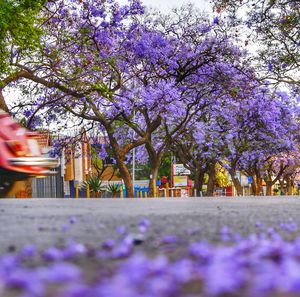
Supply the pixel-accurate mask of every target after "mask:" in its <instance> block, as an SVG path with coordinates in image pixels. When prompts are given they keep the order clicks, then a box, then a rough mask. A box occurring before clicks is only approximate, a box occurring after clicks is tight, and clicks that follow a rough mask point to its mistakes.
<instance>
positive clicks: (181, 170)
mask: <svg viewBox="0 0 300 297" xmlns="http://www.w3.org/2000/svg"><path fill="white" fill-rule="evenodd" d="M173 174H174V175H181V176H182V175H190V174H191V171H190V170H188V169H187V168H185V167H184V165H183V164H173Z"/></svg>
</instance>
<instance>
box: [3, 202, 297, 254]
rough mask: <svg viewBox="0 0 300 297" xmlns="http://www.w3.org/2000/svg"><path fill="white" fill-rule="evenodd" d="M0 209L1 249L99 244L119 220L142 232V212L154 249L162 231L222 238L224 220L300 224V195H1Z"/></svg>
mask: <svg viewBox="0 0 300 297" xmlns="http://www.w3.org/2000/svg"><path fill="white" fill-rule="evenodd" d="M0 214H1V216H0V234H1V236H0V253H4V252H6V251H7V250H14V249H17V250H18V249H20V248H21V247H22V246H24V245H28V244H36V245H37V246H38V247H39V248H45V247H47V246H50V245H57V246H60V245H63V244H64V241H65V239H67V238H73V239H75V240H76V241H79V242H82V243H85V244H89V245H93V246H95V247H97V246H99V245H100V244H101V243H102V242H103V241H104V240H105V239H108V238H116V237H117V236H118V235H117V233H116V231H115V230H116V228H117V227H118V226H125V227H126V228H127V230H128V231H129V232H130V233H138V232H139V231H138V229H137V224H138V222H139V221H140V220H141V219H143V218H147V219H149V220H150V221H151V223H152V225H151V228H150V231H149V233H148V234H147V237H146V241H145V244H146V247H148V248H149V249H151V248H152V247H154V246H155V244H156V243H157V241H158V240H159V239H160V238H161V237H162V236H164V235H177V236H179V237H180V238H182V240H183V241H190V240H192V241H196V240H200V239H201V240H204V239H207V240H210V241H218V240H219V230H220V228H221V227H222V226H223V225H227V226H229V227H230V228H232V229H233V230H235V231H236V232H239V233H241V234H242V235H246V234H249V232H253V231H254V230H255V226H254V225H255V223H256V222H258V221H259V222H261V223H262V224H263V225H264V226H265V227H270V226H278V223H279V222H285V221H287V220H288V219H289V218H293V219H294V220H295V221H296V222H298V224H299V226H300V216H299V214H300V197H299V196H293V197H285V196H281V197H240V198H238V197H236V198H232V197H228V198H220V197H212V198H167V199H163V198H156V199H153V198H152V199H150V198H148V199H1V200H0ZM191 234H192V235H191ZM294 236H297V234H295V235H294Z"/></svg>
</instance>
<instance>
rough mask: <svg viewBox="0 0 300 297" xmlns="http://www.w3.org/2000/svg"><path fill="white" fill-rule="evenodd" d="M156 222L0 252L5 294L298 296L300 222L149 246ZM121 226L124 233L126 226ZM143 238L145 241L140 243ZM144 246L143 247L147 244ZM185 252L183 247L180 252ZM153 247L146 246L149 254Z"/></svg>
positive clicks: (224, 231) (170, 237)
mask: <svg viewBox="0 0 300 297" xmlns="http://www.w3.org/2000/svg"><path fill="white" fill-rule="evenodd" d="M150 225H151V224H150V221H149V220H147V219H143V220H141V221H140V222H139V224H138V225H137V229H138V230H139V231H141V232H142V233H137V234H131V233H128V232H127V231H126V228H125V227H123V226H122V227H119V228H118V230H116V231H117V232H116V239H108V240H106V241H104V242H103V244H102V246H101V247H100V248H99V249H98V250H97V249H96V248H93V249H94V251H96V252H95V253H91V247H87V246H85V245H83V244H79V243H76V242H74V241H71V240H69V242H68V243H67V244H66V246H65V247H64V248H57V247H49V248H48V249H46V250H44V251H38V249H37V248H36V247H35V246H26V247H24V248H23V249H22V250H21V251H20V252H19V253H10V254H7V255H3V256H2V257H1V258H0V280H1V286H0V290H1V295H2V296H4V295H8V294H12V295H9V296H22V297H43V296H50V297H51V296H59V297H94V296H99V297H102V296H103V297H110V296H111V297H113V296H119V297H135V296H136V297H137V296H139V297H152V296H153V297H154V296H155V297H171V296H172V297H177V296H178V297H179V296H187V297H196V296H298V295H299V294H300V238H297V237H296V238H295V237H294V239H293V240H288V236H289V235H290V234H291V232H294V233H295V232H297V225H296V223H295V222H294V221H293V220H292V219H289V220H288V221H287V222H279V223H278V225H277V226H274V227H273V228H264V227H263V226H262V224H260V223H257V224H256V226H255V229H256V232H255V233H253V234H250V235H248V236H246V237H242V236H236V234H235V233H234V232H233V230H231V229H230V228H229V227H228V226H224V227H223V228H222V229H221V230H220V235H221V238H220V239H221V241H220V242H219V243H210V242H206V241H197V242H190V243H189V244H185V243H186V242H189V241H190V238H188V240H186V241H184V240H181V239H180V238H179V237H178V236H175V235H167V236H165V237H163V238H162V239H161V240H160V241H159V244H160V245H172V246H173V248H175V249H176V246H177V248H178V253H177V254H176V253H175V254H174V253H173V254H172V257H170V254H169V250H168V249H166V250H165V249H160V248H159V249H157V250H152V251H151V252H150V253H149V250H147V249H146V248H145V249H144V251H143V249H141V248H144V247H146V245H147V238H146V237H143V236H146V235H147V231H148V229H149V227H150ZM120 230H121V231H122V232H120ZM138 240H139V241H138ZM144 241H145V245H142V246H141V247H139V248H136V247H135V246H136V245H140V244H142V243H144ZM179 250H180V251H179ZM146 251H147V252H146Z"/></svg>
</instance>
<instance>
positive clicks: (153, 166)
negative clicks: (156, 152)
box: [148, 160, 160, 197]
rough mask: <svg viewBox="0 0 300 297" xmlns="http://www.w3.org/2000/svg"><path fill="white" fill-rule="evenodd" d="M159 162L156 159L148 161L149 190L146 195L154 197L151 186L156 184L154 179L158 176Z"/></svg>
mask: <svg viewBox="0 0 300 297" xmlns="http://www.w3.org/2000/svg"><path fill="white" fill-rule="evenodd" d="M159 165H160V163H159V162H157V160H156V161H152V162H151V163H150V166H151V177H150V179H149V190H148V197H154V191H153V186H154V183H155V186H156V180H157V177H158V168H159Z"/></svg>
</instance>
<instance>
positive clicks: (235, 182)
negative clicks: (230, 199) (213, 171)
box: [230, 170, 243, 196]
mask: <svg viewBox="0 0 300 297" xmlns="http://www.w3.org/2000/svg"><path fill="white" fill-rule="evenodd" d="M230 176H231V179H232V182H233V185H234V187H235V189H236V192H237V195H238V196H242V195H243V188H242V185H241V182H240V180H239V179H238V177H237V176H236V171H235V170H230Z"/></svg>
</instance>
